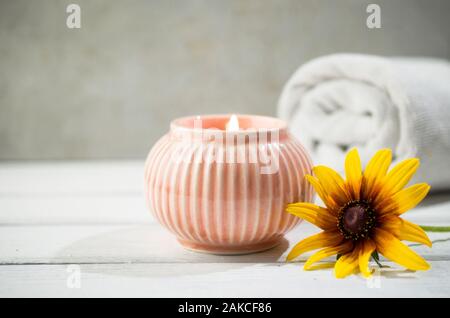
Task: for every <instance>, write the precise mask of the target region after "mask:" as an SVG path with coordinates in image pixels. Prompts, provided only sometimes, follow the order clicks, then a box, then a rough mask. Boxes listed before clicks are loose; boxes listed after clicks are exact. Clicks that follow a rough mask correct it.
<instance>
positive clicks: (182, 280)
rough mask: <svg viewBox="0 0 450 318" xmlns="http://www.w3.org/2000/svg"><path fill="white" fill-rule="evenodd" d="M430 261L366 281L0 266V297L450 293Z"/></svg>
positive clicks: (225, 268) (171, 267)
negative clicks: (426, 267)
mask: <svg viewBox="0 0 450 318" xmlns="http://www.w3.org/2000/svg"><path fill="white" fill-rule="evenodd" d="M432 266H433V269H432V270H430V271H427V272H409V271H403V270H398V269H396V268H395V267H392V268H390V269H383V271H382V272H381V274H379V275H378V274H376V275H374V278H373V279H371V280H369V281H366V280H365V279H364V278H362V277H361V276H357V275H353V276H350V277H348V278H346V279H344V280H338V279H335V278H334V277H333V273H332V270H331V269H322V270H316V271H308V272H306V271H304V270H303V269H302V268H301V267H300V266H299V264H284V265H280V264H278V265H277V264H254V263H218V264H205V263H203V264H100V265H98V264H83V265H81V266H80V274H81V275H80V278H81V279H80V288H69V287H68V284H67V282H68V280H69V281H71V282H73V280H72V279H73V277H70V275H71V274H72V273H73V272H68V267H67V266H66V265H2V266H0V297H14V296H20V297H55V296H56V297H449V296H450V262H449V261H435V262H433V263H432ZM69 286H74V285H73V284H71V285H69Z"/></svg>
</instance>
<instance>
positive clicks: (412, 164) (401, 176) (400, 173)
mask: <svg viewBox="0 0 450 318" xmlns="http://www.w3.org/2000/svg"><path fill="white" fill-rule="evenodd" d="M419 165H420V161H419V159H417V158H411V159H406V160H403V161H402V162H400V163H398V164H397V165H396V166H395V167H394V168H392V170H391V171H389V173H388V174H387V176H386V183H385V184H384V186H383V188H385V189H386V190H384V191H389V192H390V193H395V192H398V191H400V190H401V189H403V187H404V186H405V185H407V184H408V182H409V181H410V180H411V178H412V177H413V176H414V174H415V173H416V171H417V169H418V168H419Z"/></svg>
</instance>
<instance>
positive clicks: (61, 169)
mask: <svg viewBox="0 0 450 318" xmlns="http://www.w3.org/2000/svg"><path fill="white" fill-rule="evenodd" d="M143 184H144V161H73V162H67V161H53V162H52V161H46V162H3V163H1V164H0V195H1V196H5V195H16V196H26V195H37V194H52V195H57V194H63V195H75V196H76V195H79V194H89V195H93V194H104V193H114V194H130V193H132V194H139V193H142V189H143Z"/></svg>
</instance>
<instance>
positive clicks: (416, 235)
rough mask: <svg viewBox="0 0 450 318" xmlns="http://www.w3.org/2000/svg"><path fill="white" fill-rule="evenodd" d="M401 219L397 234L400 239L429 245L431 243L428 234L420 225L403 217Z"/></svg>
mask: <svg viewBox="0 0 450 318" xmlns="http://www.w3.org/2000/svg"><path fill="white" fill-rule="evenodd" d="M401 221H402V222H401V227H400V230H399V235H398V236H397V237H398V238H399V239H400V240H405V241H410V242H417V243H421V244H425V245H426V246H428V247H431V245H432V243H431V241H430V239H429V238H428V235H427V234H426V233H425V231H424V230H423V229H422V228H421V227H420V226H418V225H417V224H414V223H411V222H409V221H407V220H404V219H401Z"/></svg>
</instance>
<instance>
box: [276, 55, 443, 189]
mask: <svg viewBox="0 0 450 318" xmlns="http://www.w3.org/2000/svg"><path fill="white" fill-rule="evenodd" d="M278 114H279V116H280V117H281V118H283V119H285V120H286V121H288V123H289V127H290V130H291V132H292V133H293V134H294V135H295V136H296V137H297V138H298V139H299V140H300V141H301V142H302V143H303V144H304V145H305V147H306V148H307V149H308V150H309V151H310V153H311V156H312V158H313V161H314V163H315V164H326V165H328V166H331V167H333V168H335V169H336V170H338V171H340V172H342V171H343V163H344V157H345V153H346V152H347V150H348V149H350V148H352V147H354V146H356V147H358V149H359V152H360V155H361V158H362V161H363V164H365V163H367V161H368V159H369V158H370V157H371V156H372V155H373V154H374V153H375V151H376V150H378V149H380V148H384V147H388V148H391V149H392V150H393V154H394V161H395V162H398V161H400V160H402V159H405V158H408V157H418V158H420V159H421V167H420V169H419V171H418V173H417V175H416V177H415V180H414V181H423V182H428V183H429V184H431V186H432V189H434V190H437V189H444V188H450V64H449V63H448V62H447V61H443V60H436V59H427V58H384V57H378V56H371V55H361V54H335V55H329V56H324V57H320V58H317V59H315V60H312V61H310V62H309V63H307V64H305V65H303V66H301V67H300V68H299V69H298V70H297V71H296V72H295V73H294V74H293V76H292V77H291V79H290V80H289V81H288V82H287V84H286V85H285V87H284V89H283V92H282V94H281V97H280V100H279V104H278Z"/></svg>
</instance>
